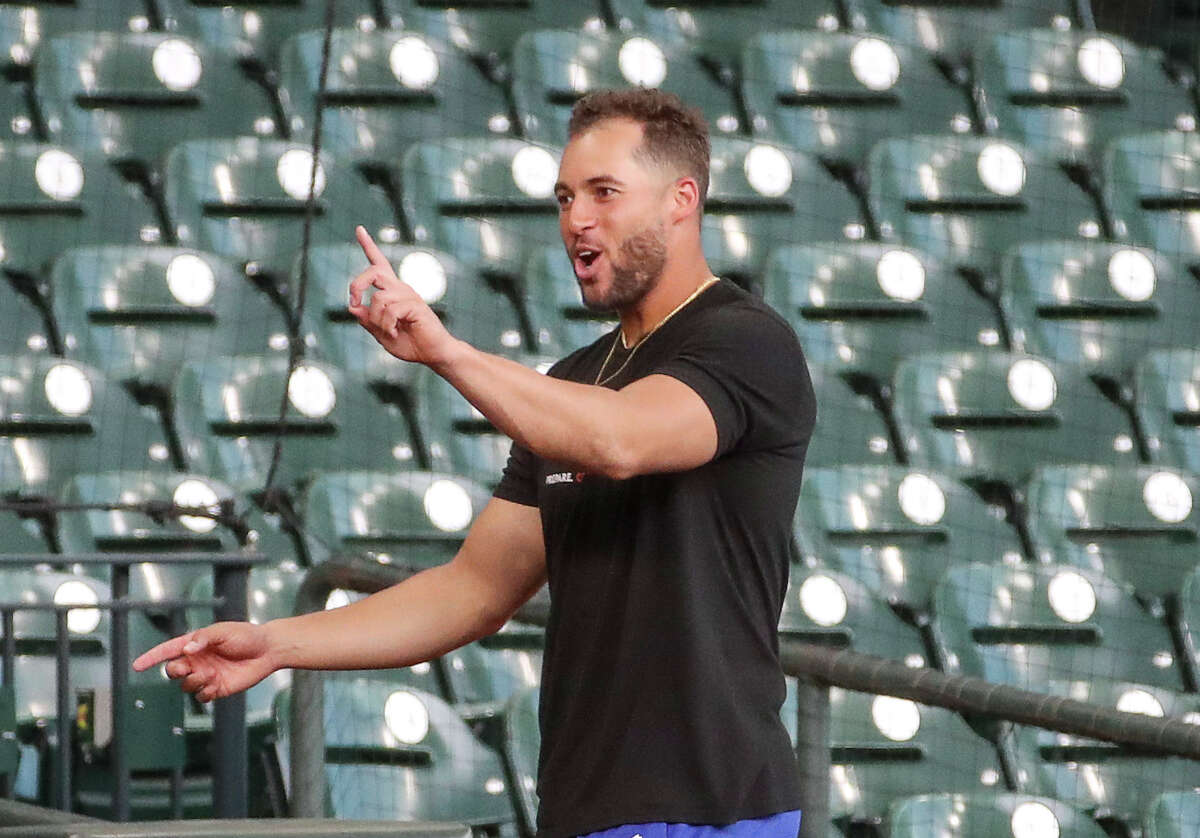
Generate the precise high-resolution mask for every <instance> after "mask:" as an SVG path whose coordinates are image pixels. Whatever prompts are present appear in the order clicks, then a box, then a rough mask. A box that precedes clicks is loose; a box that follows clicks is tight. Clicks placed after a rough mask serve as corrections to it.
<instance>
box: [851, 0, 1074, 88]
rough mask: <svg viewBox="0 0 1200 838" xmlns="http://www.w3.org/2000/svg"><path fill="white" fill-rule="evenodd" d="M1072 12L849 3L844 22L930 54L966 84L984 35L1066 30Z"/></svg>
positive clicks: (1044, 7) (1056, 1) (1017, 3)
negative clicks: (1037, 30) (1031, 30)
mask: <svg viewBox="0 0 1200 838" xmlns="http://www.w3.org/2000/svg"><path fill="white" fill-rule="evenodd" d="M1084 2H1087V0H1084ZM1078 8H1079V5H1078V3H1077V2H1075V0H996V2H988V3H978V2H973V0H951V2H945V1H944V0H909V2H900V1H899V0H850V14H849V21H850V25H851V26H852V27H853V28H855V29H870V30H872V31H877V32H886V33H887V34H888V35H890V36H891V37H892V38H894V39H895V40H897V41H899V42H900V43H902V44H912V45H914V46H920V47H921V48H922V49H925V50H928V51H929V52H932V53H934V54H935V55H937V57H938V59H939V61H940V62H941V63H942V64H943V65H945V66H946V69H947V70H948V71H950V74H951V76H952V77H953V78H954V79H955V80H956V81H960V82H962V83H966V82H967V81H968V80H969V78H970V69H971V58H972V56H973V55H974V54H975V52H976V50H978V49H979V48H980V46H981V45H983V44H985V43H987V39H988V38H989V37H990V36H992V35H996V34H999V33H1001V32H1005V31H1008V30H1010V29H1034V28H1051V29H1069V28H1070V27H1071V26H1072V25H1073V24H1074V23H1075V18H1076V17H1077V15H1076V10H1077V9H1078Z"/></svg>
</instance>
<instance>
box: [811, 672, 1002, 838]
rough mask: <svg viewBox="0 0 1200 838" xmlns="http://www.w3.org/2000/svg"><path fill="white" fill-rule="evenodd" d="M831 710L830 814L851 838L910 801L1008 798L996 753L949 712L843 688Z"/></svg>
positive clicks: (832, 695) (833, 692) (834, 691)
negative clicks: (950, 795) (926, 796)
mask: <svg viewBox="0 0 1200 838" xmlns="http://www.w3.org/2000/svg"><path fill="white" fill-rule="evenodd" d="M829 704H830V733H829V744H830V762H831V763H832V765H831V771H830V780H831V782H830V787H831V792H832V795H831V800H830V809H831V810H832V812H833V814H834V821H835V822H836V823H839V824H840V825H842V826H843V829H845V830H847V831H848V832H850V833H851V834H859V833H857V832H855V830H856V829H858V830H863V834H871V828H872V827H874V828H878V826H879V825H880V823H881V822H882V821H883V820H884V819H885V816H886V814H887V811H888V807H889V805H890V804H892V802H893V801H896V800H898V799H901V798H905V797H908V796H909V795H913V794H922V793H931V792H950V791H955V792H966V793H979V794H987V793H1000V792H1003V791H1004V774H1003V771H1002V769H1001V766H1000V761H999V758H998V756H997V754H996V749H995V748H994V747H993V746H992V745H991V744H990V743H989V742H988V741H987V740H986V739H984V738H983V737H982V736H980V735H978V734H977V733H975V732H974V731H973V730H972V729H971V727H970V726H968V725H967V723H966V722H964V721H963V720H962V719H961V718H960V717H959V716H958V715H956V714H954V713H951V712H950V711H949V710H944V709H942V708H941V707H931V706H928V705H923V704H917V703H916V702H913V701H909V700H908V699H903V698H895V697H893V696H886V695H872V694H868V693H856V692H850V691H848V690H843V689H840V688H837V687H833V688H831V689H830V691H829ZM864 827H866V829H865V830H864V829H863V828H864ZM922 834H924V835H933V834H937V833H932V832H930V833H922Z"/></svg>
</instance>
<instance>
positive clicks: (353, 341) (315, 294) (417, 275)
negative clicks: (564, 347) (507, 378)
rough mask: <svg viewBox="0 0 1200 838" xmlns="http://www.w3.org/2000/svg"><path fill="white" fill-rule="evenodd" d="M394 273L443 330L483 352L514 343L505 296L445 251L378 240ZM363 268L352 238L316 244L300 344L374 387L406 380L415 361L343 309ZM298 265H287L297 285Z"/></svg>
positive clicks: (517, 330) (518, 333) (518, 338)
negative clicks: (398, 355) (383, 342)
mask: <svg viewBox="0 0 1200 838" xmlns="http://www.w3.org/2000/svg"><path fill="white" fill-rule="evenodd" d="M379 249H380V250H381V251H382V252H383V254H384V255H385V256H386V257H387V258H388V259H389V260H390V261H391V263H392V265H393V268H394V270H395V271H396V275H397V276H399V277H400V278H401V279H402V280H404V281H405V282H407V283H408V284H409V285H411V286H412V287H413V288H415V289H417V292H418V293H419V294H420V295H421V297H422V299H424V300H425V302H427V303H428V304H429V305H430V306H431V307H432V308H433V310H434V311H436V312H437V314H438V316H439V317H441V319H442V322H443V323H445V324H446V327H447V328H448V329H449V330H450V332H451V333H452V334H453V335H454V336H455V337H458V338H461V339H463V340H466V341H468V342H469V343H471V344H472V345H474V346H477V347H479V348H481V349H484V350H486V351H489V352H494V351H500V350H509V351H511V350H513V349H517V348H519V347H520V346H521V342H522V329H521V323H520V320H519V318H518V314H517V310H516V308H515V307H514V306H513V304H512V302H511V301H510V300H508V299H506V298H505V297H504V296H503V295H502V294H500V293H499V292H497V291H495V290H494V289H492V288H491V287H489V286H488V285H487V283H485V282H484V281H483V279H482V278H480V277H479V276H478V275H477V274H476V273H475V272H474V271H472V270H471V269H470V268H469V267H468V266H467V265H464V264H463V263H462V262H460V261H459V260H457V259H455V258H454V257H453V256H452V255H450V254H449V253H445V252H443V251H439V250H433V249H430V248H427V247H412V246H409V245H386V244H385V245H380V247H379ZM366 266H367V261H366V259H365V257H364V256H363V252H362V249H361V248H360V247H359V246H358V245H357V244H351V243H347V244H329V245H318V246H316V247H314V248H312V250H311V251H310V254H309V262H308V273H309V280H308V282H309V294H308V305H307V307H306V309H305V312H304V319H303V322H302V323H301V331H302V332H303V333H304V335H305V341H306V344H307V345H308V346H309V347H311V348H313V349H314V350H315V351H316V352H317V353H319V354H320V357H323V358H326V359H327V360H329V361H331V362H333V363H334V364H336V365H338V366H340V367H342V368H344V369H346V370H347V371H349V372H350V373H351V374H352V375H354V376H362V377H364V378H365V379H366V380H367V381H368V382H370V383H371V384H373V385H375V386H382V387H399V388H401V389H402V390H406V389H408V388H410V387H411V386H412V383H413V378H414V376H415V375H416V374H417V371H418V369H419V366H418V365H416V364H409V363H405V362H404V361H401V360H399V359H397V358H396V357H394V356H393V355H392V354H391V353H389V352H388V351H387V350H385V349H384V348H383V347H382V346H380V345H379V343H378V342H377V341H376V340H375V339H374V338H372V337H371V335H370V334H369V333H367V331H366V330H364V329H363V328H362V326H360V325H359V323H358V321H357V320H356V319H354V316H353V315H352V314H350V312H349V310H348V309H347V299H348V298H347V296H346V294H347V291H346V289H347V286H348V285H349V283H350V280H351V279H353V278H354V277H355V276H357V275H358V274H359V273H360V272H361V271H362V270H363V269H364V268H366ZM301 268H302V265H301V263H300V260H299V259H297V262H296V265H295V267H294V268H293V269H292V281H291V284H292V286H293V287H296V288H298V287H299V286H300V271H301Z"/></svg>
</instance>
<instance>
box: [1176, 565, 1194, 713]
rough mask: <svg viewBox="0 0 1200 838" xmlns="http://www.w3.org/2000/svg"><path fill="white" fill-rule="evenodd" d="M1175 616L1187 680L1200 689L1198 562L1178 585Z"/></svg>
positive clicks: (1192, 686)
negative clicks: (1177, 603)
mask: <svg viewBox="0 0 1200 838" xmlns="http://www.w3.org/2000/svg"><path fill="white" fill-rule="evenodd" d="M1176 618H1177V622H1178V625H1177V629H1178V634H1179V639H1180V644H1181V646H1182V648H1183V650H1184V656H1183V657H1184V667H1185V670H1186V672H1187V676H1188V681H1189V683H1190V686H1191V688H1192V689H1194V690H1197V691H1200V564H1198V565H1196V566H1195V567H1193V568H1192V570H1191V572H1190V573H1188V575H1187V578H1185V579H1184V580H1183V585H1181V586H1180V589H1179V605H1178V610H1177V612H1176Z"/></svg>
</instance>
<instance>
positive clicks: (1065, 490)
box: [1026, 465, 1200, 601]
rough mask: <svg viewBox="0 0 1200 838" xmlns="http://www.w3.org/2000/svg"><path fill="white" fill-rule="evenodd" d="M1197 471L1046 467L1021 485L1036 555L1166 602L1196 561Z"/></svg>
mask: <svg viewBox="0 0 1200 838" xmlns="http://www.w3.org/2000/svg"><path fill="white" fill-rule="evenodd" d="M1193 497H1195V498H1197V499H1198V500H1200V478H1197V477H1196V475H1194V474H1190V473H1188V472H1181V471H1176V470H1174V469H1165V468H1161V467H1155V466H1137V467H1129V468H1106V467H1104V466H1085V465H1065V466H1047V467H1043V468H1039V469H1038V470H1037V471H1035V472H1034V476H1033V479H1032V480H1030V481H1029V487H1028V490H1027V492H1026V499H1027V500H1026V502H1027V505H1028V509H1029V532H1030V535H1031V537H1032V539H1033V542H1034V545H1035V547H1036V549H1037V551H1038V557H1039V558H1040V559H1041V560H1042V561H1047V562H1058V563H1067V564H1081V565H1083V566H1085V567H1092V568H1095V569H1099V570H1103V572H1104V573H1105V574H1107V575H1108V576H1110V577H1112V578H1113V579H1114V580H1118V581H1121V582H1125V583H1127V584H1129V585H1132V586H1133V588H1134V590H1136V591H1137V593H1138V594H1139V595H1140V596H1142V597H1145V598H1147V599H1150V600H1157V601H1167V600H1171V599H1173V598H1174V596H1175V595H1176V594H1178V593H1179V591H1180V589H1181V588H1182V586H1183V581H1184V578H1185V577H1186V576H1187V575H1188V573H1189V572H1190V571H1191V569H1192V567H1193V566H1194V565H1195V564H1196V563H1197V561H1200V555H1198V554H1197V544H1200V504H1197V505H1196V506H1193V504H1192V499H1193Z"/></svg>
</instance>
